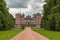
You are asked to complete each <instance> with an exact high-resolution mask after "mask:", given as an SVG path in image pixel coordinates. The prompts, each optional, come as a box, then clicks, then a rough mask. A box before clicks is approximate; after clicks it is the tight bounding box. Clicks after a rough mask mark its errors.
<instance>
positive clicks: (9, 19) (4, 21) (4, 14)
mask: <svg viewBox="0 0 60 40" xmlns="http://www.w3.org/2000/svg"><path fill="white" fill-rule="evenodd" d="M13 26H14V18H13V16H12V15H11V14H10V13H9V11H8V8H7V7H6V2H5V1H4V0H0V30H7V29H11V28H12V27H13Z"/></svg>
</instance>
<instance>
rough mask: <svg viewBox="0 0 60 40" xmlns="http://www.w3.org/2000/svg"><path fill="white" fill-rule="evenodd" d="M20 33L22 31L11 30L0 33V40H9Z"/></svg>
mask: <svg viewBox="0 0 60 40" xmlns="http://www.w3.org/2000/svg"><path fill="white" fill-rule="evenodd" d="M21 31H22V29H11V30H6V31H0V40H9V39H11V38H12V37H13V36H15V35H16V34H18V33H19V32H21Z"/></svg>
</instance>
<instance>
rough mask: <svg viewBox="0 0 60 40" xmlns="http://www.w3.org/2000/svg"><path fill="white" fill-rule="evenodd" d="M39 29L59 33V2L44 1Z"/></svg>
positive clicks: (59, 0) (57, 0)
mask: <svg viewBox="0 0 60 40" xmlns="http://www.w3.org/2000/svg"><path fill="white" fill-rule="evenodd" d="M45 2H46V4H45V5H44V6H43V8H44V12H43V17H42V20H41V27H42V28H45V29H48V30H56V31H60V0H45Z"/></svg>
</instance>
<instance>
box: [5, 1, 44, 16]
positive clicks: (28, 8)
mask: <svg viewBox="0 0 60 40" xmlns="http://www.w3.org/2000/svg"><path fill="white" fill-rule="evenodd" d="M6 3H7V7H8V8H9V12H10V13H11V14H12V15H13V16H15V14H16V13H25V14H26V15H32V14H34V13H37V12H42V10H43V4H44V2H43V0H6Z"/></svg>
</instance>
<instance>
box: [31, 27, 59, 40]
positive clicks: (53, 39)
mask: <svg viewBox="0 0 60 40" xmlns="http://www.w3.org/2000/svg"><path fill="white" fill-rule="evenodd" d="M32 29H33V30H34V31H36V32H38V33H40V34H42V35H44V36H45V37H47V38H49V39H50V40H60V32H57V31H49V30H44V29H39V28H32Z"/></svg>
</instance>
